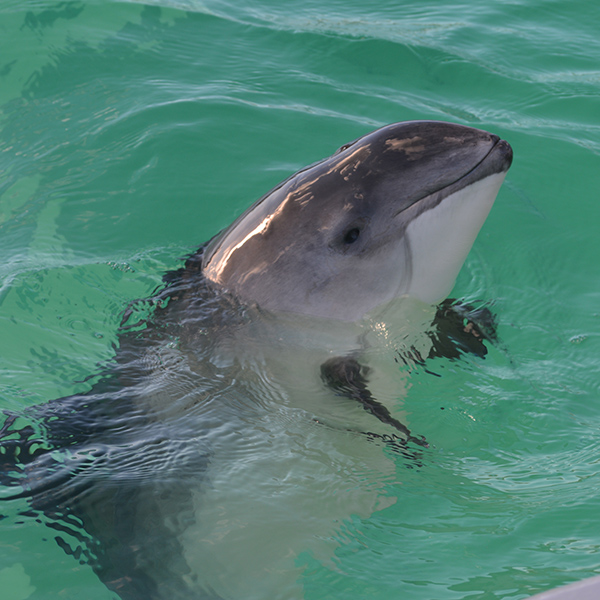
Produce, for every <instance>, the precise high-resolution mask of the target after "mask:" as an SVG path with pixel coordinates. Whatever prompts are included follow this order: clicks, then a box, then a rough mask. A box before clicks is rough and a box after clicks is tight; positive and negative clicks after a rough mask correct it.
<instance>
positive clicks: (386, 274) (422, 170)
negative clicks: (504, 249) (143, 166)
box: [203, 121, 512, 321]
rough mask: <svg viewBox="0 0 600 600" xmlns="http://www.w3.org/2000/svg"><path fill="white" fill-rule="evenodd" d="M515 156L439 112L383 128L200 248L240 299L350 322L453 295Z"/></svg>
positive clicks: (217, 278)
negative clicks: (405, 301)
mask: <svg viewBox="0 0 600 600" xmlns="http://www.w3.org/2000/svg"><path fill="white" fill-rule="evenodd" d="M511 161H512V150H511V148H510V146H509V145H508V143H507V142H505V141H503V140H501V139H500V138H499V137H498V136H495V135H492V134H490V133H487V132H485V131H481V130H478V129H473V128H471V127H465V126H462V125H456V124H452V123H445V122H435V121H410V122H404V123H396V124H393V125H388V126H387V127H383V128H381V129H378V130H376V131H374V132H372V133H370V134H368V135H365V136H364V137H361V138H359V139H358V140H356V141H354V142H352V143H350V144H346V145H344V146H342V147H341V148H340V149H339V150H338V151H337V152H336V153H335V154H334V155H333V156H331V157H329V158H327V159H325V160H323V161H321V162H319V163H316V164H314V165H312V166H310V167H307V168H306V169H303V170H302V171H299V172H298V173H296V174H295V175H293V176H291V177H290V178H289V179H287V180H285V181H284V182H283V183H281V184H280V185H279V186H277V187H276V188H275V189H273V190H272V191H271V192H269V193H268V194H266V195H265V196H264V197H263V198H261V199H260V200H259V201H258V202H256V203H255V204H254V205H253V206H252V207H251V208H250V209H248V210H247V211H246V212H245V213H244V214H242V215H241V216H240V217H239V218H238V219H237V220H236V221H235V222H234V223H233V224H232V225H231V226H230V227H229V228H228V229H226V230H225V231H223V232H222V233H221V234H220V235H218V236H217V237H216V238H215V239H213V240H212V242H211V243H210V244H209V246H208V247H207V249H206V252H205V255H204V266H203V271H204V274H205V276H206V277H207V279H208V280H210V281H212V282H213V284H215V285H217V286H220V287H221V288H223V289H225V290H227V291H229V292H230V293H232V294H234V295H235V296H236V297H237V298H239V300H240V301H242V302H244V303H251V304H254V303H256V304H258V306H259V307H261V308H263V309H266V310H269V311H286V312H294V313H301V314H306V315H311V316H317V317H325V318H334V319H341V320H345V321H356V320H359V319H361V318H362V317H364V316H365V315H366V314H368V313H370V312H372V311H373V310H374V309H375V308H377V307H379V306H382V305H385V304H387V303H388V302H389V301H391V300H393V299H395V298H399V297H402V296H410V297H414V298H418V299H420V300H422V301H423V302H426V303H430V304H433V303H436V302H439V301H440V300H442V299H443V298H445V297H446V296H447V294H449V293H450V290H451V289H452V286H453V285H454V281H455V279H456V276H457V275H458V272H459V270H460V268H461V266H462V264H463V262H464V260H465V258H466V256H467V253H468V252H469V250H470V249H471V246H472V244H473V242H474V240H475V237H476V236H477V234H478V232H479V230H480V228H481V226H482V225H483V222H484V221H485V219H486V217H487V215H488V213H489V211H490V209H491V207H492V204H493V202H494V200H495V198H496V195H497V193H498V190H499V188H500V185H501V184H502V181H503V179H504V176H505V174H506V171H507V170H508V168H509V167H510V164H511Z"/></svg>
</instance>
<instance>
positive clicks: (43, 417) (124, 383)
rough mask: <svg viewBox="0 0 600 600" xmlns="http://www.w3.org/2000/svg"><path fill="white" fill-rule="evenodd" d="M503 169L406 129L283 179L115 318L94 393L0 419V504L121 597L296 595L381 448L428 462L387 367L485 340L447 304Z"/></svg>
mask: <svg viewBox="0 0 600 600" xmlns="http://www.w3.org/2000/svg"><path fill="white" fill-rule="evenodd" d="M511 162H512V150H511V148H510V146H509V144H508V143H507V142H506V141H504V140H501V139H500V138H499V137H497V136H495V135H492V134H490V133H487V132H484V131H481V130H477V129H473V128H470V127H466V126H462V125H456V124H452V123H446V122H436V121H411V122H404V123H396V124H393V125H389V126H387V127H383V128H381V129H378V130H376V131H374V132H372V133H369V134H368V135H365V136H363V137H361V138H359V139H358V140H356V141H354V142H352V143H349V144H346V145H344V146H342V147H341V148H340V149H339V150H338V151H337V152H336V153H334V154H333V155H332V156H331V157H329V158H326V159H325V160H322V161H320V162H317V163H315V164H313V165H311V166H309V167H306V168H305V169H303V170H301V171H299V172H298V173H296V174H294V175H292V176H291V177H289V178H288V179H287V180H285V181H284V182H282V183H281V184H280V185H278V186H277V187H276V188H274V189H273V190H272V191H270V192H269V193H267V194H266V195H265V196H264V197H262V198H261V199H260V200H258V201H257V202H256V203H255V204H253V205H252V206H251V207H250V208H249V209H248V210H247V211H246V212H245V213H244V214H242V215H241V216H240V217H239V218H238V219H236V220H235V222H234V223H233V224H232V225H231V226H230V227H229V228H227V229H225V230H224V231H223V232H221V233H220V234H218V235H217V236H215V237H214V238H213V239H212V240H210V241H209V242H208V243H207V244H205V245H203V246H202V247H201V248H200V249H199V250H198V251H197V252H195V253H193V254H192V255H191V256H189V257H188V258H187V260H186V261H185V264H184V265H183V266H182V267H181V268H180V269H178V270H176V271H173V272H170V273H168V274H166V275H165V278H164V284H163V286H161V289H160V290H158V291H157V292H156V294H154V295H153V296H152V298H150V299H148V301H147V302H143V303H142V304H143V305H144V306H145V307H148V306H150V305H151V306H152V307H153V308H152V310H149V311H147V312H148V313H149V314H148V316H147V317H145V318H144V319H143V320H142V321H139V320H136V318H135V317H136V307H137V306H138V305H137V304H135V303H134V304H133V305H132V306H131V307H130V308H129V309H128V310H127V311H126V313H125V316H124V320H123V325H122V329H121V332H120V337H119V345H118V348H117V352H116V356H115V358H114V360H113V361H112V362H111V363H110V364H109V365H107V366H106V368H105V370H104V371H103V373H102V374H101V375H100V376H99V377H97V383H95V384H94V386H93V388H92V389H91V390H90V391H89V392H86V393H83V394H78V395H75V396H69V397H66V398H60V399H57V400H53V401H51V402H49V403H47V404H44V405H40V406H34V407H31V408H29V409H25V410H23V411H22V412H20V413H18V414H17V413H9V412H5V415H4V424H3V426H2V428H1V430H0V483H2V486H3V489H2V497H1V499H2V500H4V501H5V502H7V503H8V502H14V503H26V504H27V508H26V509H23V510H22V513H23V514H24V515H26V517H31V518H35V517H38V516H40V515H41V516H43V519H44V521H45V522H46V524H47V525H48V527H50V528H52V529H54V530H55V531H56V532H57V535H56V537H55V539H56V541H57V542H58V543H59V544H60V545H61V547H63V548H64V549H65V551H67V552H68V553H70V554H73V555H74V557H75V559H77V560H79V561H81V562H84V563H87V564H90V565H91V566H92V568H93V569H94V571H95V572H96V574H97V575H98V577H99V578H100V579H101V580H102V581H103V582H104V583H105V585H106V586H108V588H110V589H111V590H113V591H114V592H116V593H117V594H118V595H119V596H120V598H122V599H123V600H142V599H144V600H166V599H167V598H168V599H169V600H171V599H192V598H193V599H199V598H221V599H224V600H238V599H240V600H241V599H244V600H248V599H254V598H256V599H258V598H261V599H263V598H271V599H276V598H282V599H283V598H286V599H290V598H302V597H303V589H302V577H303V571H304V568H303V566H302V561H301V560H300V557H301V556H303V555H305V553H308V554H309V555H310V556H311V557H313V558H314V559H315V560H318V561H321V562H322V563H323V564H328V561H330V560H331V556H332V555H333V553H334V552H335V549H336V547H337V545H338V542H336V536H335V532H336V530H337V529H338V528H339V526H340V523H342V522H343V521H344V519H347V518H349V517H350V516H351V515H359V516H364V517H368V516H369V515H370V514H371V513H373V512H374V511H376V510H380V509H382V508H384V507H385V506H388V505H389V504H390V503H393V502H394V501H395V499H394V498H390V497H389V495H387V494H386V493H385V492H384V490H383V488H384V486H383V484H382V483H381V482H382V481H385V480H386V479H388V478H389V477H391V476H393V474H394V473H395V470H396V465H395V463H394V461H393V460H392V459H391V458H390V456H389V453H388V454H386V453H385V452H384V449H388V450H391V451H392V454H393V455H394V456H398V460H402V461H405V462H406V463H407V464H408V465H410V466H417V467H419V468H426V466H424V458H423V457H424V454H423V453H427V452H431V449H429V450H428V449H427V445H428V440H425V439H424V438H423V436H422V435H421V434H420V433H419V432H412V431H411V429H410V427H409V424H408V423H407V422H406V421H405V419H404V418H403V416H402V415H401V413H400V411H399V410H398V402H399V399H401V398H402V396H403V394H404V393H405V386H406V382H405V381H404V378H405V375H403V374H402V373H401V372H400V370H399V369H398V364H397V363H398V361H399V360H400V359H401V361H402V360H404V361H416V362H418V363H419V364H425V363H426V361H427V360H428V358H431V357H435V356H445V357H448V358H459V357H460V356H461V354H463V353H465V352H471V353H474V354H477V355H480V356H483V355H485V353H486V346H485V340H486V339H487V340H490V339H493V336H494V333H493V319H492V317H491V314H490V313H489V311H487V309H484V310H474V309H472V308H471V307H469V306H468V305H465V304H461V303H460V302H453V301H448V300H445V298H446V297H447V295H448V294H449V293H450V291H451V290H452V287H453V284H454V281H455V279H456V277H457V275H458V272H459V270H460V268H461V266H462V264H463V262H464V260H465V258H466V256H467V254H468V252H469V250H470V249H471V246H472V244H473V242H474V240H475V238H476V236H477V234H478V232H479V230H480V228H481V227H482V225H483V223H484V221H485V219H486V217H487V215H488V213H489V211H490V209H491V207H492V205H493V203H494V200H495V198H496V195H497V193H498V190H499V189H500V186H501V184H502V182H503V180H504V177H505V175H506V172H507V171H508V169H509V167H510V165H511ZM5 506H6V505H5Z"/></svg>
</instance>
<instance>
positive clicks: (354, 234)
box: [344, 227, 360, 244]
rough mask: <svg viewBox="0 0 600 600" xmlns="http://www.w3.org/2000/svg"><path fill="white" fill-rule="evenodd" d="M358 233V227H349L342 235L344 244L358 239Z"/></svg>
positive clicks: (352, 242)
mask: <svg viewBox="0 0 600 600" xmlns="http://www.w3.org/2000/svg"><path fill="white" fill-rule="evenodd" d="M359 235H360V229H359V228H358V227H353V228H352V229H349V230H348V231H347V232H346V234H345V235H344V244H354V242H355V241H356V240H357V239H358V236H359Z"/></svg>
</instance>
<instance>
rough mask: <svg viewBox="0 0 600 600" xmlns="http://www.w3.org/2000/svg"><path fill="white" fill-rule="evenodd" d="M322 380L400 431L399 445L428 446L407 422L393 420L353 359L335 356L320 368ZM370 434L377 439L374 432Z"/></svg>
mask: <svg viewBox="0 0 600 600" xmlns="http://www.w3.org/2000/svg"><path fill="white" fill-rule="evenodd" d="M321 378H322V379H323V381H324V382H325V384H326V385H327V386H328V387H330V388H331V389H332V390H333V391H334V392H336V394H339V395H341V396H346V397H347V398H350V399H352V400H356V401H357V402H359V403H360V404H361V405H362V407H363V408H364V409H365V410H366V411H367V412H369V413H371V414H372V415H373V416H374V417H377V419H379V420H380V421H381V422H382V423H385V424H386V425H390V426H392V427H393V428H394V429H395V430H396V431H399V432H400V433H401V434H402V438H400V439H398V438H397V436H395V438H392V439H393V440H394V442H395V443H398V441H401V442H404V443H406V442H412V443H414V444H417V445H419V446H424V447H427V445H428V444H427V442H426V441H425V439H424V438H423V437H415V436H413V435H412V433H411V432H410V430H409V429H408V427H407V426H406V425H404V423H401V422H400V421H398V419H396V418H394V417H393V416H392V415H391V414H390V411H389V410H388V409H387V408H386V407H385V406H384V405H383V404H381V402H378V401H377V400H376V399H375V398H374V397H373V395H372V394H371V391H370V390H369V388H368V386H367V378H366V368H365V367H363V366H361V364H360V363H359V362H358V361H357V360H356V359H355V358H354V357H352V356H336V357H334V358H330V359H329V360H327V361H325V362H324V363H323V364H322V365H321ZM367 435H370V436H376V434H373V433H368V434H367Z"/></svg>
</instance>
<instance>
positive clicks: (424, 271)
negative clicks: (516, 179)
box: [406, 173, 506, 304]
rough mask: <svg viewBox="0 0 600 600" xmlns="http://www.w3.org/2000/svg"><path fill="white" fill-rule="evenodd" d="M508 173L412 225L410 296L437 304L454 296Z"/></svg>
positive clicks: (464, 192) (409, 233) (460, 194)
mask: <svg viewBox="0 0 600 600" xmlns="http://www.w3.org/2000/svg"><path fill="white" fill-rule="evenodd" d="M505 174H506V173H496V174H494V175H490V176H489V177H486V178H485V179H482V180H480V181H477V182H476V183H473V184H471V185H469V186H467V187H466V188H463V189H462V190H460V191H458V192H456V193H454V194H452V195H451V196H448V197H447V198H444V200H442V201H441V202H440V203H439V204H438V205H437V206H436V207H434V208H432V209H430V210H426V211H425V212H423V213H422V214H420V215H419V216H418V217H417V218H416V219H414V220H413V221H411V222H410V223H409V225H408V227H407V229H406V235H407V237H408V241H409V244H410V251H411V257H412V261H411V262H412V277H411V281H410V285H409V289H408V295H409V296H411V297H413V298H418V299H419V300H422V301H423V302H427V303H429V304H435V303H436V302H439V301H440V300H442V299H443V298H445V297H446V296H447V295H448V294H449V293H450V291H451V290H452V287H453V286H454V281H455V280H456V276H457V275H458V272H459V271H460V268H461V267H462V265H463V262H464V261H465V258H466V257H467V254H468V253H469V250H470V249H471V246H472V245H473V242H474V241H475V238H476V237H477V234H478V233H479V230H480V229H481V226H482V225H483V223H484V221H485V219H486V217H487V216H488V214H489V212H490V210H491V208H492V205H493V204H494V200H495V199H496V195H497V194H498V190H499V189H500V186H501V185H502V181H503V180H504V176H505Z"/></svg>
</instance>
